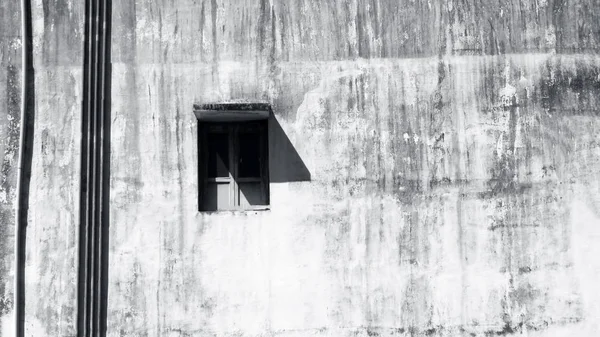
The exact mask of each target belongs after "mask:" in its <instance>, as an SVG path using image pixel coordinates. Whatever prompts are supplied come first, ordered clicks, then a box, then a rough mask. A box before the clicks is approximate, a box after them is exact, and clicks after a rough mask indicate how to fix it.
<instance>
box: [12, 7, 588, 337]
mask: <svg viewBox="0 0 600 337" xmlns="http://www.w3.org/2000/svg"><path fill="white" fill-rule="evenodd" d="M36 4H37V6H36V10H35V18H36V19H35V27H34V36H35V37H34V39H35V42H36V43H35V46H36V57H37V58H36V71H37V74H36V81H37V82H36V89H37V90H36V91H37V92H36V94H37V97H36V102H37V104H36V108H37V111H36V113H37V119H36V152H35V153H34V172H33V180H32V189H33V191H32V205H31V208H32V214H31V226H30V230H29V232H28V235H29V236H28V242H27V243H28V248H27V249H28V250H27V252H28V262H27V270H28V274H27V276H28V278H27V282H28V288H27V290H28V293H27V316H28V317H27V322H28V333H29V335H31V336H69V335H74V334H75V331H74V323H75V315H76V313H75V310H74V309H75V297H76V292H75V281H76V249H77V247H76V240H75V239H76V233H77V232H76V227H77V220H76V219H77V216H78V210H77V202H78V172H79V166H78V165H79V157H78V153H79V144H78V140H79V133H78V132H79V127H80V125H79V124H80V120H79V114H80V109H81V107H80V104H81V103H80V102H81V88H82V84H81V64H82V51H81V44H82V41H81V39H82V21H83V8H82V5H81V4H79V3H77V2H74V1H71V0H53V1H45V2H43V3H42V1H36ZM4 6H6V5H4ZM4 13H5V14H3V15H5V16H6V15H8V14H7V12H4ZM599 19H600V7H599V6H598V5H597V4H595V3H594V2H593V1H558V0H557V1H541V0H538V1H527V0H521V1H512V2H510V3H503V4H499V3H496V2H488V1H485V2H479V1H471V2H454V1H440V2H426V1H415V2H412V1H403V2H400V3H396V2H395V1H375V0H354V1H342V0H338V1H308V0H299V1H283V0H281V1H267V0H263V1H219V0H179V1H166V0H165V1H158V2H156V1H135V2H133V1H119V2H117V1H115V3H114V4H113V56H112V58H113V77H112V86H113V87H112V91H113V93H112V118H113V122H112V132H113V137H112V154H111V209H110V212H111V214H110V218H111V235H110V253H111V255H110V281H109V299H108V303H109V305H108V306H109V307H108V330H109V335H110V336H204V335H220V336H234V335H236V336H237V335H243V336H257V335H275V336H306V335H315V336H351V335H352V336H354V335H360V336H363V335H364V336H367V335H368V336H374V335H382V336H388V335H393V336H409V335H413V336H425V335H429V336H431V335H433V336H460V335H465V336H469V335H475V336H485V335H520V334H526V335H530V336H572V335H577V336H596V335H598V334H600V326H599V325H598V323H597V322H599V319H600V305H599V304H598V303H600V297H599V295H598V292H597V291H596V284H597V283H598V281H600V261H599V260H598V258H597V256H599V255H600V249H599V248H597V244H596V243H597V242H598V240H600V134H598V132H597V130H598V129H599V127H600V121H599V119H598V117H597V116H598V113H599V112H600V110H599V109H600V108H599V104H598V103H599V101H600V57H599V56H598V48H599V44H598V43H599V41H600V20H599ZM3 39H4V37H3ZM3 41H4V40H3ZM3 62H4V61H3ZM3 64H4V63H3ZM2 76H6V75H2ZM235 99H246V100H266V101H268V102H270V103H271V104H272V106H273V111H274V114H275V118H276V121H275V120H272V121H271V128H272V129H271V132H272V133H271V134H274V132H275V131H273V130H276V128H277V125H279V127H280V128H281V129H282V130H283V132H284V133H285V137H287V138H289V142H290V143H291V144H292V145H293V148H294V150H295V151H296V152H297V153H298V156H299V157H300V158H301V159H302V161H303V163H304V164H305V165H306V167H307V169H308V171H310V181H302V180H306V179H296V178H297V175H295V174H291V173H290V172H294V170H297V164H295V163H294V160H293V159H294V154H293V153H292V151H290V148H289V147H286V146H281V143H280V142H275V141H273V138H274V137H272V139H271V144H270V160H271V172H278V174H279V175H278V176H277V179H272V180H273V182H272V184H271V187H270V188H271V206H272V207H271V210H270V211H266V212H249V213H232V212H228V213H217V214H201V213H198V212H197V206H196V205H197V199H196V198H197V171H196V168H197V152H196V151H197V149H196V121H195V119H194V116H193V114H192V104H193V103H195V102H200V103H202V102H209V101H210V102H212V101H226V100H235ZM2 116H5V115H2ZM2 118H6V117H2ZM3 123H4V122H3ZM1 125H2V126H3V128H2V130H5V129H6V127H4V125H6V124H1ZM2 132H5V131H2ZM3 135H4V134H3ZM285 137H282V139H284V138H285ZM284 140H285V139H284ZM272 178H273V176H272ZM299 180H300V181H299ZM5 189H6V188H5ZM3 226H4V224H3ZM6 228H9V227H6ZM2 230H7V229H5V228H4V227H3V228H2ZM8 230H11V229H10V228H9V229H8ZM3 256H10V252H8V253H7V254H5V255H3ZM10 263H11V262H10V259H9V261H8V266H11V265H10ZM10 268H13V269H14V267H9V269H10ZM5 280H6V281H5ZM3 281H4V282H5V283H7V282H10V280H9V279H6V278H3Z"/></svg>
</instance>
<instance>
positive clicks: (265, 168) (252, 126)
mask: <svg viewBox="0 0 600 337" xmlns="http://www.w3.org/2000/svg"><path fill="white" fill-rule="evenodd" d="M220 128H222V129H223V131H221V130H219V129H220ZM254 131H255V132H257V133H258V137H259V165H260V177H244V178H240V177H239V176H238V174H239V158H240V152H241V151H240V144H239V134H240V133H242V132H254ZM221 132H222V133H226V134H227V139H228V154H229V158H228V160H229V169H228V177H208V164H209V163H208V155H209V151H208V141H207V137H208V135H209V133H221ZM268 144H269V142H268V120H251V121H198V211H199V212H202V213H210V212H231V211H242V212H244V211H260V210H268V209H270V190H269V181H270V179H269V178H270V177H269V148H268ZM252 182H254V183H260V186H261V187H260V193H261V196H262V198H263V199H264V201H265V204H264V205H244V204H242V202H241V194H242V189H241V188H240V183H252ZM209 183H216V184H218V183H228V184H229V203H228V205H229V207H228V208H226V209H219V208H218V201H217V206H216V207H215V208H214V209H212V208H211V209H207V207H205V203H204V201H205V199H206V198H208V197H211V196H208V195H206V191H207V185H208V184H209ZM217 198H218V197H217Z"/></svg>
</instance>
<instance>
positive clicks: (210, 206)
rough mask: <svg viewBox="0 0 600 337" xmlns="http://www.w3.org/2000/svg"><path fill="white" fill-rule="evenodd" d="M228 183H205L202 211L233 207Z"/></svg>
mask: <svg viewBox="0 0 600 337" xmlns="http://www.w3.org/2000/svg"><path fill="white" fill-rule="evenodd" d="M230 190H231V188H230V185H229V183H207V184H206V189H205V191H204V199H203V200H202V210H203V211H217V210H224V209H231V208H233V207H232V205H231V199H232V198H231V195H230Z"/></svg>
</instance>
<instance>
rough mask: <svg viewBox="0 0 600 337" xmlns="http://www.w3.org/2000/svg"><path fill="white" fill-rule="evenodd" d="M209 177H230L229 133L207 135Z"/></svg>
mask: <svg viewBox="0 0 600 337" xmlns="http://www.w3.org/2000/svg"><path fill="white" fill-rule="evenodd" d="M206 138H207V144H206V145H207V149H208V172H207V174H208V177H209V178H215V177H228V176H229V137H228V135H227V133H209V134H208V135H207V137H206Z"/></svg>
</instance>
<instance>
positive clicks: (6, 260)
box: [0, 1, 21, 336]
mask: <svg viewBox="0 0 600 337" xmlns="http://www.w3.org/2000/svg"><path fill="white" fill-rule="evenodd" d="M20 23H21V17H20V11H19V3H18V2H14V1H2V2H1V3H0V335H2V336H5V335H8V333H9V331H10V330H9V329H11V328H12V327H11V326H12V317H13V298H14V292H13V289H14V282H13V279H14V271H15V264H14V260H15V254H14V247H15V241H14V228H15V227H14V223H15V211H14V206H15V202H16V199H15V196H16V186H17V161H18V156H19V123H20V118H21V117H20V103H21V25H20Z"/></svg>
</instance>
